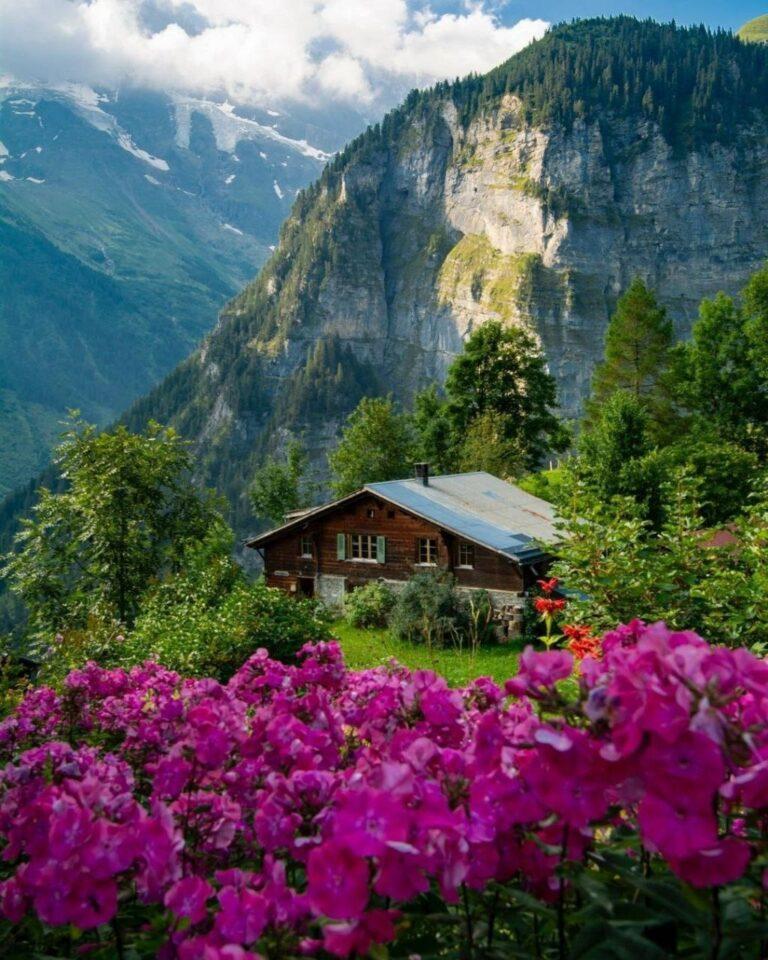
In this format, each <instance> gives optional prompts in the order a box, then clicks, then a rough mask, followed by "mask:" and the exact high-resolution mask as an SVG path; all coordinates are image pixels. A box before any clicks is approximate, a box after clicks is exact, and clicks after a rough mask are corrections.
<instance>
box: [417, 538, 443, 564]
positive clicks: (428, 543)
mask: <svg viewBox="0 0 768 960" xmlns="http://www.w3.org/2000/svg"><path fill="white" fill-rule="evenodd" d="M437 556H438V553H437V537H418V538H417V540H416V566H417V567H436V566H437ZM422 557H426V558H427V559H426V560H424V559H422ZM430 557H432V558H433V559H430Z"/></svg>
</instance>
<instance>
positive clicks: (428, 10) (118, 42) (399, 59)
mask: <svg viewBox="0 0 768 960" xmlns="http://www.w3.org/2000/svg"><path fill="white" fill-rule="evenodd" d="M495 10H496V7H495V5H494V4H493V2H492V0H489V2H484V0H478V2H470V3H466V4H463V5H461V4H459V5H458V6H454V7H453V8H452V9H451V10H450V11H449V12H444V11H441V12H435V9H434V7H430V6H428V5H427V3H426V2H425V0H409V2H406V0H0V22H2V30H0V72H5V73H10V74H12V75H14V76H17V77H20V78H22V79H33V78H34V79H40V80H45V81H60V80H74V81H79V82H85V83H91V84H104V85H108V86H110V85H117V84H121V83H126V82H130V83H136V84H142V85H148V86H152V87H158V88H162V89H174V90H178V91H180V92H186V93H197V94H200V93H208V94H211V93H218V94H221V95H226V96H228V97H229V98H230V99H232V100H235V101H240V102H250V103H264V102H268V101H272V102H274V101H275V100H281V99H282V100H302V101H313V100H324V99H325V100H327V99H331V100H343V101H346V102H349V103H353V104H366V103H370V102H371V101H372V100H373V99H375V98H376V96H377V95H378V93H379V92H380V89H381V86H382V84H386V83H390V84H396V85H398V86H402V85H404V84H406V85H407V84H419V85H425V84H429V83H432V82H434V81H436V80H439V79H443V78H445V77H454V76H459V75H462V74H465V73H468V72H470V71H484V70H488V69H490V68H491V67H492V66H494V65H496V64H497V63H499V62H501V61H502V60H504V59H506V58H507V57H509V56H511V55H512V54H513V53H515V52H516V51H517V50H520V49H521V48H522V47H523V46H525V45H526V44H527V43H528V42H530V41H531V40H532V39H534V38H536V37H538V36H541V34H542V33H543V32H544V30H545V29H546V26H547V24H546V23H545V22H544V21H542V20H533V19H524V20H520V21H519V22H518V23H516V24H513V25H505V24H503V23H502V22H501V21H500V20H499V18H498V16H497V13H496V12H495Z"/></svg>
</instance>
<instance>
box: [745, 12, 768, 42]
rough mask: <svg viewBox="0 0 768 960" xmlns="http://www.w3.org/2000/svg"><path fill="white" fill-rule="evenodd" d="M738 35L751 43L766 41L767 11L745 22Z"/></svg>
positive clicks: (767, 38)
mask: <svg viewBox="0 0 768 960" xmlns="http://www.w3.org/2000/svg"><path fill="white" fill-rule="evenodd" d="M738 35H739V36H740V37H741V39H742V40H749V41H750V42H751V43H760V42H762V43H768V13H764V14H763V15H762V17H755V19H754V20H750V21H749V23H745V24H744V26H743V27H741V29H740V30H739V32H738Z"/></svg>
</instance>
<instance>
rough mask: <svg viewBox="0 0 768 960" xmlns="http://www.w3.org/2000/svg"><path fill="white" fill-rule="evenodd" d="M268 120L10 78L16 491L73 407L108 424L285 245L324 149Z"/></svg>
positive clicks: (1, 133) (8, 479)
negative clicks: (284, 230)
mask: <svg viewBox="0 0 768 960" xmlns="http://www.w3.org/2000/svg"><path fill="white" fill-rule="evenodd" d="M261 119H262V122H259V121H258V120H256V119H251V118H246V117H242V116H240V115H239V114H237V113H236V112H233V111H232V110H231V108H229V107H226V108H225V107H222V106H220V105H217V104H213V103H208V102H205V101H193V100H189V99H182V98H172V97H170V96H167V95H164V94H158V93H149V92H147V91H130V90H129V91H123V92H121V93H120V94H119V95H118V94H116V93H108V92H101V93H99V92H96V91H93V90H90V89H89V88H85V87H81V86H76V85H72V84H63V85H60V86H59V87H44V86H40V85H35V84H24V83H21V82H16V81H7V80H3V81H2V82H1V83H0V244H2V257H1V258H0V279H1V281H2V299H1V300H0V391H1V392H0V444H2V449H3V452H4V454H5V456H4V457H3V459H2V463H0V491H6V490H8V489H9V488H11V487H12V486H14V485H15V484H17V483H19V482H22V481H24V480H26V479H27V478H29V477H31V476H33V475H34V474H35V473H36V472H37V470H38V469H39V468H40V467H41V466H42V465H43V464H44V463H45V462H46V460H47V458H48V453H49V450H50V441H51V439H52V438H53V437H54V436H55V434H56V433H57V431H58V423H59V421H60V420H61V419H62V417H63V416H64V415H65V414H66V410H67V408H68V407H78V408H81V409H82V410H83V413H84V414H85V415H86V416H88V417H89V418H91V419H93V420H96V421H97V422H99V423H106V422H108V421H109V420H110V419H112V418H113V417H115V416H116V415H117V414H118V413H119V412H120V411H121V410H122V409H124V408H125V407H126V406H127V405H128V404H129V403H130V402H131V401H132V400H133V399H134V398H135V397H137V396H139V395H140V394H141V393H143V392H145V391H146V390H147V389H148V388H149V387H150V386H152V385H153V384H154V383H156V382H157V381H158V380H159V379H160V378H161V377H162V376H163V375H164V374H166V373H167V372H168V371H169V370H171V369H172V368H173V366H174V364H175V363H177V362H178V361H179V360H180V359H182V358H183V357H184V356H185V355H186V354H188V353H189V351H190V350H191V349H193V348H194V346H195V345H196V344H197V343H198V342H199V340H200V338H201V337H202V335H203V334H204V333H206V332H207V331H208V330H210V328H211V327H212V326H213V323H214V321H215V318H216V315H217V313H218V311H219V309H220V308H221V306H222V305H223V304H224V303H225V302H226V300H227V299H228V298H229V297H230V296H231V295H232V294H233V293H234V292H235V291H236V290H237V289H238V288H239V287H241V286H242V284H243V282H245V280H246V279H247V278H248V277H250V276H252V275H253V272H254V270H255V269H257V268H258V266H259V265H260V264H261V263H263V261H264V260H265V259H266V257H267V256H268V255H269V253H270V247H271V246H272V245H273V244H274V243H275V240H276V238H277V232H278V228H279V224H280V222H281V221H282V220H283V218H284V217H285V215H286V213H287V212H288V211H289V210H290V206H291V203H292V201H293V199H294V198H295V196H296V193H297V191H298V189H299V188H300V187H302V186H304V185H305V184H306V183H307V182H308V181H309V180H310V179H311V178H312V177H313V176H315V175H316V174H317V172H318V171H319V170H320V168H321V167H322V164H323V162H324V158H325V156H326V154H324V153H323V152H322V151H321V150H318V149H316V148H314V147H311V146H310V145H309V144H308V143H306V142H305V141H303V140H302V139H301V136H300V131H298V130H297V131H293V130H291V132H295V134H296V135H298V136H299V139H295V138H292V137H290V136H288V134H287V133H281V132H280V131H279V130H278V129H277V128H276V127H273V126H270V125H267V124H266V122H264V121H266V119H267V118H266V117H263V118H261ZM273 122H277V121H273Z"/></svg>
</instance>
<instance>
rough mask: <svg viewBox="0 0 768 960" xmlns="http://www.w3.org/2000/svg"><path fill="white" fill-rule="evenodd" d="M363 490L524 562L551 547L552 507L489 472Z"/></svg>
mask: <svg viewBox="0 0 768 960" xmlns="http://www.w3.org/2000/svg"><path fill="white" fill-rule="evenodd" d="M366 489H367V490H369V491H371V492H372V493H375V494H377V495H378V496H380V497H382V498H383V499H385V500H389V501H390V502H391V503H395V504H397V505H398V506H400V507H402V508H403V509H405V510H409V511H411V512H412V513H416V514H418V515H419V516H420V517H423V518H424V519H425V520H431V521H432V522H433V523H435V524H437V526H439V527H442V528H443V529H445V530H449V531H450V532H451V533H455V534H457V535H458V536H461V537H464V538H466V539H467V540H472V541H473V542H474V543H478V544H480V545H481V546H484V547H488V548H489V549H490V550H494V551H495V552H496V553H502V554H504V555H506V556H508V557H512V558H514V559H515V560H519V561H522V562H530V561H532V560H535V559H537V558H538V557H541V556H542V553H543V551H542V548H541V544H542V543H545V544H546V543H554V542H555V541H556V540H557V537H558V533H557V529H556V527H555V509H554V507H553V506H552V504H551V503H547V501H546V500H541V499H540V498H539V497H534V496H533V494H531V493H526V491H525V490H521V488H520V487H516V486H514V484H511V483H507V482H506V481H505V480H500V479H499V478H498V477H494V476H493V475H492V474H490V473H484V472H482V471H477V472H474V473H454V474H448V475H446V476H436V477H430V478H429V484H428V485H427V486H424V484H423V483H422V482H421V480H420V479H410V480H390V481H387V482H384V483H370V484H368V486H367V487H366Z"/></svg>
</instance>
